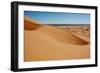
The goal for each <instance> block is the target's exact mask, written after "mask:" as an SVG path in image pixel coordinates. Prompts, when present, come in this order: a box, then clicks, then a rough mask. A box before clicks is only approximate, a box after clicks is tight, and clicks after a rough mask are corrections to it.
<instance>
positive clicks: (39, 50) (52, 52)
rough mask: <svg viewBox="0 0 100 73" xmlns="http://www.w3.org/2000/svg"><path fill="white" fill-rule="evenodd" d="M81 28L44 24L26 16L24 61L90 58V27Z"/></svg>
mask: <svg viewBox="0 0 100 73" xmlns="http://www.w3.org/2000/svg"><path fill="white" fill-rule="evenodd" d="M81 28H83V27H81ZM81 28H79V27H77V26H75V27H73V26H68V27H67V26H66V28H64V29H63V28H59V27H55V26H49V25H43V24H41V22H38V21H36V20H33V19H31V18H29V17H26V16H25V17H24V39H25V40H24V61H26V62H30V61H48V60H73V59H87V58H90V40H89V39H90V35H89V32H90V31H89V27H84V28H83V29H81ZM75 30H76V31H75Z"/></svg>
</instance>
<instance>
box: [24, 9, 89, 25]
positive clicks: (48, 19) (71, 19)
mask: <svg viewBox="0 0 100 73" xmlns="http://www.w3.org/2000/svg"><path fill="white" fill-rule="evenodd" d="M24 16H28V17H31V18H32V19H34V20H37V21H39V22H41V23H43V24H90V14H87V13H86V14H85V13H64V12H40V11H24Z"/></svg>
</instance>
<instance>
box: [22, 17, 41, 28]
mask: <svg viewBox="0 0 100 73" xmlns="http://www.w3.org/2000/svg"><path fill="white" fill-rule="evenodd" d="M40 26H41V25H40V24H39V22H37V21H35V20H33V19H31V18H29V17H27V16H25V17H24V29H25V30H35V29H38V28H39V27H40Z"/></svg>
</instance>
